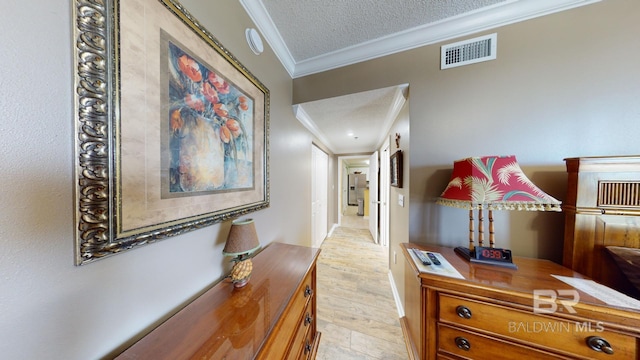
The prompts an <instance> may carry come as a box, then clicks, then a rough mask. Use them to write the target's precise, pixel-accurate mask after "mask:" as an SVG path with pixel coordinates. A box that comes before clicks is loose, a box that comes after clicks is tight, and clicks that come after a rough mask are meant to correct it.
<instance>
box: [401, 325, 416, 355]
mask: <svg viewBox="0 0 640 360" xmlns="http://www.w3.org/2000/svg"><path fill="white" fill-rule="evenodd" d="M400 326H401V327H402V335H403V336H404V346H406V347H407V355H409V360H417V359H419V358H420V355H419V354H418V349H416V347H415V346H414V344H413V342H412V341H411V332H410V331H409V324H408V323H407V318H406V317H405V316H403V317H401V318H400Z"/></svg>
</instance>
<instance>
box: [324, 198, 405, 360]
mask: <svg viewBox="0 0 640 360" xmlns="http://www.w3.org/2000/svg"><path fill="white" fill-rule="evenodd" d="M352 208H353V207H349V210H348V214H351V212H353V214H352V215H348V214H347V215H345V216H343V217H342V226H340V227H338V228H336V229H335V230H334V232H333V233H332V235H331V236H330V237H328V238H327V239H325V241H324V243H323V244H322V247H321V248H322V252H321V253H320V257H319V259H318V264H317V289H318V303H317V308H318V315H317V318H318V319H317V320H318V323H317V326H318V331H320V332H322V337H321V340H320V346H319V349H318V356H317V359H319V360H334V359H338V360H351V359H367V360H368V359H372V360H373V359H385V360H394V359H397V360H405V359H407V358H408V355H407V351H406V348H405V344H404V339H403V336H402V329H401V327H400V323H399V320H398V311H397V309H396V305H395V301H394V299H393V294H392V291H391V285H390V283H389V277H388V266H387V261H386V259H387V255H386V248H383V247H380V246H378V245H376V244H374V243H373V240H372V238H371V234H370V233H369V231H368V230H367V229H368V220H367V219H365V218H363V217H362V216H356V215H355V211H353V209H352Z"/></svg>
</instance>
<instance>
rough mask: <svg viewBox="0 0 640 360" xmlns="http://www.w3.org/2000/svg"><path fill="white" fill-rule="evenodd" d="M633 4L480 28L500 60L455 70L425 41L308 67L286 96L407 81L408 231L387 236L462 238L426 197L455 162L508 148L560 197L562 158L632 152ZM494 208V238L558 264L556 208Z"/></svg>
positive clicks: (446, 212)
mask: <svg viewBox="0 0 640 360" xmlns="http://www.w3.org/2000/svg"><path fill="white" fill-rule="evenodd" d="M639 13H640V2H638V1H636V0H608V1H602V2H600V3H596V4H593V5H588V6H584V7H581V8H577V9H573V10H569V11H565V12H562V13H557V14H553V15H550V16H546V17H543V18H537V19H532V20H528V21H525V22H522V23H518V24H514V25H509V26H504V27H501V28H497V29H494V30H492V31H487V32H484V33H493V32H497V34H498V49H497V59H496V60H494V61H489V62H483V63H478V64H474V65H469V66H463V67H459V68H454V69H448V70H440V69H439V58H440V45H442V44H434V45H431V46H426V47H422V48H418V49H414V50H411V51H406V52H403V53H399V54H395V55H389V56H386V57H383V58H379V59H374V60H370V61H367V62H365V63H360V64H355V65H351V66H347V67H344V68H340V69H335V70H332V71H327V72H324V73H320V74H315V75H310V76H306V77H303V78H299V79H295V80H294V86H293V91H294V92H293V96H294V99H293V100H294V101H293V102H294V103H299V102H307V101H313V100H318V99H323V98H329V97H333V96H339V95H344V94H349V93H356V92H361V91H366V90H371V89H376V88H383V87H388V86H392V85H398V84H403V83H408V84H409V89H410V99H411V101H410V108H409V117H410V121H409V122H410V130H411V135H412V136H411V143H410V146H409V149H408V154H409V159H408V161H409V163H410V174H409V186H410V187H409V190H408V191H409V196H410V207H409V212H408V214H407V213H405V212H404V211H402V210H400V209H395V210H396V211H398V212H399V214H394V213H392V215H391V219H392V223H393V222H396V221H398V222H400V223H403V222H405V221H408V224H409V231H408V234H407V235H406V236H404V238H400V236H401V234H397V235H398V236H399V238H397V239H394V241H398V242H406V241H411V242H424V243H439V244H446V245H451V246H454V245H456V246H457V245H464V244H465V242H466V240H465V239H466V238H467V231H468V230H467V224H468V223H467V221H468V220H467V212H466V211H464V210H460V209H455V208H447V207H442V206H438V205H435V204H434V201H433V200H434V198H435V197H437V196H438V195H439V194H440V192H441V191H442V190H443V189H444V187H445V185H446V184H447V181H448V179H449V176H450V174H451V168H452V163H453V161H454V160H457V159H460V158H464V157H468V156H482V155H508V154H513V155H516V156H517V158H518V160H519V162H520V164H521V166H522V168H523V170H524V171H525V173H526V174H527V175H528V176H529V177H530V178H531V179H532V180H533V182H534V183H536V184H537V185H538V186H539V187H541V188H542V189H543V190H545V191H547V192H548V193H549V194H551V195H552V196H555V197H557V198H558V199H560V200H562V199H564V194H565V191H566V174H565V168H564V161H563V159H564V158H566V157H574V156H591V155H623V154H637V153H639V152H640V147H639V146H638V140H637V139H638V135H637V134H639V133H640V102H639V101H638V98H639V96H640V65H638V59H640V42H639V41H638V39H637V36H638V34H640V22H638V21H636V20H637V19H636V15H637V14H639ZM474 36H475V35H474ZM472 37H473V36H472ZM457 40H460V39H452V40H450V41H447V42H446V43H450V42H454V41H457ZM403 146H408V144H403ZM394 191H395V190H394ZM403 191H407V189H404V190H403ZM391 203H393V201H391ZM391 210H392V211H394V209H393V208H392V209H391ZM494 216H495V221H496V238H497V241H498V246H502V247H507V248H511V249H512V250H513V251H514V252H515V254H516V255H523V256H531V257H541V258H548V259H552V260H555V261H561V258H562V240H563V226H564V220H563V215H562V213H529V212H496V213H494ZM392 271H393V272H394V278H395V279H396V281H398V279H401V275H400V274H399V271H401V270H399V269H398V268H394V267H392Z"/></svg>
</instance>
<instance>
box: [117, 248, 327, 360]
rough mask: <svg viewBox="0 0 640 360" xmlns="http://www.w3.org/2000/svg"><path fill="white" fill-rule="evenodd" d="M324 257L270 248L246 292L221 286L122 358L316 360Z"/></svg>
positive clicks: (262, 254) (303, 250) (310, 250)
mask: <svg viewBox="0 0 640 360" xmlns="http://www.w3.org/2000/svg"><path fill="white" fill-rule="evenodd" d="M319 253H320V250H318V249H313V248H308V247H303V246H295V245H286V244H280V243H273V244H270V245H269V246H267V247H266V248H265V249H264V250H263V251H262V252H260V253H259V254H258V255H257V256H256V257H254V258H253V273H252V275H251V280H250V282H249V283H248V284H247V285H246V286H245V287H243V288H239V289H235V288H234V287H233V284H231V283H230V282H227V281H222V282H220V283H218V284H216V285H215V286H213V287H212V288H211V289H209V290H207V291H206V292H205V293H203V294H202V295H201V296H199V297H198V298H197V299H195V300H194V301H193V302H191V303H189V304H188V305H187V306H185V307H184V308H183V309H181V310H180V311H178V312H177V313H176V314H175V315H173V316H172V317H170V318H169V319H168V320H167V321H165V322H164V323H162V324H161V325H160V326H158V327H157V328H155V329H153V330H152V331H151V332H150V333H149V334H147V335H145V336H144V337H142V338H141V339H140V340H139V341H138V342H136V343H135V344H133V345H132V346H131V347H130V348H129V349H127V350H126V351H124V352H123V353H122V354H120V355H119V356H118V357H117V359H154V360H156V359H172V360H175V359H228V360H231V359H305V360H306V359H314V358H315V356H316V352H317V348H318V343H319V341H320V333H319V332H317V331H316V321H315V320H316V260H317V257H318V254H319Z"/></svg>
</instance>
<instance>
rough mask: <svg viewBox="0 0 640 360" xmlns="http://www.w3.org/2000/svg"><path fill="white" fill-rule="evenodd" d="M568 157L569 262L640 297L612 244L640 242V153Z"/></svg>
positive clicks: (566, 246)
mask: <svg viewBox="0 0 640 360" xmlns="http://www.w3.org/2000/svg"><path fill="white" fill-rule="evenodd" d="M565 162H566V164H567V176H568V181H567V198H566V200H565V201H564V204H563V205H562V210H563V212H564V213H565V233H564V253H563V254H564V255H563V265H564V266H566V267H569V268H571V269H574V270H576V271H578V272H579V273H582V274H585V275H587V276H589V277H591V278H592V279H594V280H596V281H598V282H600V283H602V284H605V285H607V286H609V287H612V288H614V289H616V290H618V291H622V292H624V293H626V294H629V295H630V296H634V297H637V298H640V290H639V289H638V288H636V287H635V286H633V283H632V282H631V281H630V280H629V277H628V276H627V275H625V274H624V273H623V271H622V270H621V269H620V266H619V264H618V263H617V262H616V261H615V259H616V258H615V257H614V256H613V255H612V254H611V253H610V251H608V250H607V248H608V247H611V246H615V247H624V248H628V249H639V248H640V156H613V157H581V158H569V159H565ZM623 264H624V263H623ZM636 275H637V276H640V274H636Z"/></svg>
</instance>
